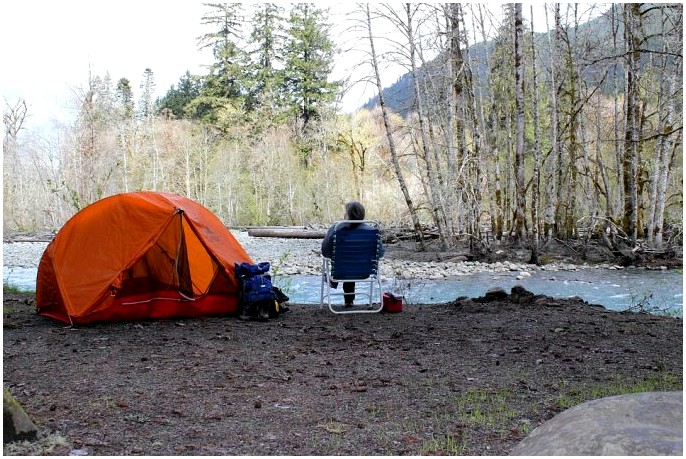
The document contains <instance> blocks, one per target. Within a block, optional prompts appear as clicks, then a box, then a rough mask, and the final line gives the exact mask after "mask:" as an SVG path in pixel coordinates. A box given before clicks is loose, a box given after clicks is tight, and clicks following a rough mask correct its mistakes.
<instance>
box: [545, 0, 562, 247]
mask: <svg viewBox="0 0 686 459" xmlns="http://www.w3.org/2000/svg"><path fill="white" fill-rule="evenodd" d="M554 14H555V34H554V35H553V36H554V37H555V38H554V40H553V41H552V42H551V40H550V38H551V34H550V32H549V33H548V45H549V47H550V115H551V122H550V129H551V132H550V144H551V153H550V156H549V160H548V167H547V169H546V179H545V182H546V190H545V203H546V206H545V211H544V214H543V221H544V222H545V223H544V231H543V233H544V237H545V238H546V239H549V238H551V237H553V236H555V235H556V226H557V221H556V217H557V188H558V187H557V186H556V185H557V183H556V182H557V181H556V172H557V169H558V167H559V161H558V160H559V156H560V145H559V142H558V132H557V130H558V108H557V82H556V78H555V77H556V67H557V65H556V54H557V49H558V44H557V42H558V34H559V30H560V28H561V26H560V4H559V3H556V4H555V11H554ZM547 18H548V14H547V7H546V28H548V27H547V20H548V19H547Z"/></svg>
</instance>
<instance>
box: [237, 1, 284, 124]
mask: <svg viewBox="0 0 686 459" xmlns="http://www.w3.org/2000/svg"><path fill="white" fill-rule="evenodd" d="M255 8H256V10H255V14H254V15H253V20H252V24H253V30H252V33H251V34H250V43H251V45H252V47H253V50H252V51H251V64H250V70H249V73H250V78H249V83H248V85H249V88H248V95H247V98H246V103H245V107H246V110H247V111H254V110H259V109H260V108H264V109H265V110H266V111H267V114H266V115H267V116H274V115H275V114H276V112H277V108H278V107H279V106H280V105H283V102H282V100H281V99H282V95H281V93H280V87H281V86H282V85H283V74H284V70H283V67H284V63H283V58H282V56H283V54H282V53H283V47H284V41H285V37H284V35H283V20H284V18H283V16H282V14H283V8H281V7H280V6H279V5H277V4H274V3H260V4H258V5H256V7H255Z"/></svg>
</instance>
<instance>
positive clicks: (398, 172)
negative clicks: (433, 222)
mask: <svg viewBox="0 0 686 459" xmlns="http://www.w3.org/2000/svg"><path fill="white" fill-rule="evenodd" d="M364 11H365V13H366V19H367V32H368V33H369V49H370V53H371V58H372V67H373V70H374V77H375V81H376V89H377V93H378V94H379V106H380V107H381V115H382V117H383V124H384V128H385V130H386V139H387V140H388V147H389V149H390V152H391V161H392V163H393V170H394V171H395V177H396V179H397V180H398V185H399V186H400V191H401V192H402V194H403V197H404V198H405V204H406V205H407V209H408V211H409V213H410V218H411V219H412V225H413V227H414V230H415V233H416V235H417V240H418V241H419V246H420V249H421V250H426V246H425V244H424V236H423V234H422V229H421V225H420V224H419V217H418V216H417V209H415V207H414V204H413V202H412V197H411V196H410V192H409V190H408V188H407V184H406V183H405V178H404V177H403V173H402V169H401V168H400V161H399V160H398V152H397V150H396V147H395V140H394V139H393V131H392V130H391V123H390V120H389V117H388V111H387V109H386V101H385V100H384V96H383V86H382V84H381V75H380V73H379V64H378V62H377V57H376V51H375V49H374V35H373V34H372V15H371V12H370V10H369V4H368V3H367V4H365V5H364Z"/></svg>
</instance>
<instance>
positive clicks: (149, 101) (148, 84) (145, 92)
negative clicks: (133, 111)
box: [138, 68, 155, 118]
mask: <svg viewBox="0 0 686 459" xmlns="http://www.w3.org/2000/svg"><path fill="white" fill-rule="evenodd" d="M154 93H155V75H154V74H153V72H152V70H150V69H149V68H147V69H145V72H143V81H142V82H141V98H140V100H139V101H138V112H139V114H140V116H141V117H143V118H148V117H151V116H152V115H153V114H154V113H155V111H154V101H153V94H154Z"/></svg>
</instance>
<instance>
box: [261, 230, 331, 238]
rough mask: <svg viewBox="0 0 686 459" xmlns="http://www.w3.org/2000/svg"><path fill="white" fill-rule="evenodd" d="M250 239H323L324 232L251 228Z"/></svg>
mask: <svg viewBox="0 0 686 459" xmlns="http://www.w3.org/2000/svg"><path fill="white" fill-rule="evenodd" d="M248 236H251V237H281V238H292V239H324V236H326V230H318V229H306V228H251V229H248Z"/></svg>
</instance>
